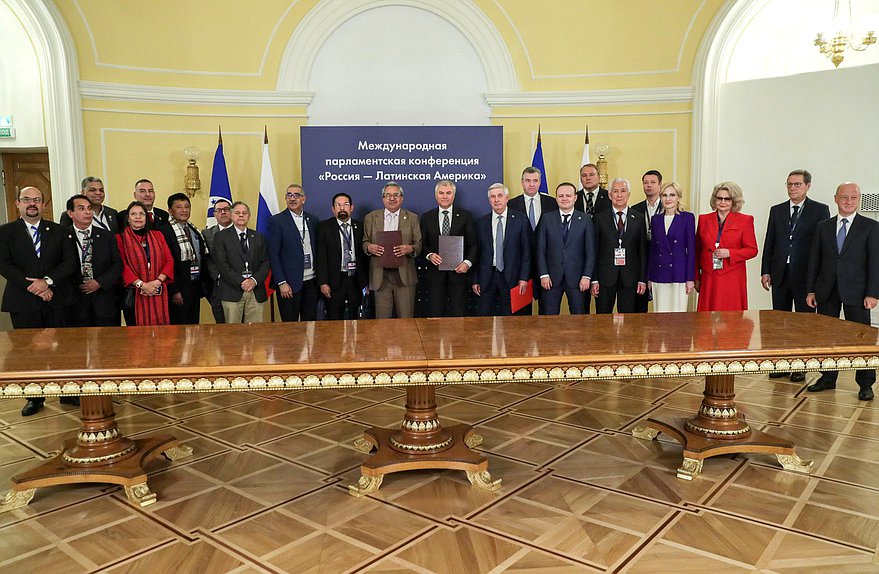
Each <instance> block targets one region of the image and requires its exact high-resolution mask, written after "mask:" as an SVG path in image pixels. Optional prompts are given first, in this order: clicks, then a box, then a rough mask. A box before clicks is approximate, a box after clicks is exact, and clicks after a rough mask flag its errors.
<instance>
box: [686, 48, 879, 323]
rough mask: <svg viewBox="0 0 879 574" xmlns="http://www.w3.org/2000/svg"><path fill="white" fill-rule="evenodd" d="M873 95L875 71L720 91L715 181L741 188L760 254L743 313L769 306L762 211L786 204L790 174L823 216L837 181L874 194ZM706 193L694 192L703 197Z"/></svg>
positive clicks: (877, 187)
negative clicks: (796, 172) (806, 178)
mask: <svg viewBox="0 0 879 574" xmlns="http://www.w3.org/2000/svg"><path fill="white" fill-rule="evenodd" d="M877 94H879V65H871V66H862V67H855V68H840V69H837V70H830V71H826V72H813V73H809V74H801V75H797V76H789V77H785V78H772V79H763V80H752V81H746V82H734V83H728V84H724V85H723V86H721V88H720V105H719V109H718V116H717V117H718V120H717V121H718V125H717V128H718V134H719V138H718V140H719V141H718V166H717V174H718V182H719V181H723V180H733V181H735V182H736V183H738V184H739V185H741V186H742V189H743V190H744V193H745V208H744V210H743V211H744V212H746V213H750V214H752V215H754V217H755V223H756V228H757V242H758V244H759V245H760V248H761V252H760V254H758V256H757V258H756V259H755V260H753V261H751V262H750V265H749V267H748V296H749V306H750V308H752V309H769V308H771V306H772V305H771V301H770V298H769V295H768V293H766V292H765V291H764V290H763V288H762V287H761V286H760V263H759V260H760V257H761V256H762V247H763V238H764V236H765V233H766V223H767V219H768V217H769V208H770V207H771V206H772V205H774V204H776V203H779V202H781V201H784V200H786V199H787V192H786V190H785V186H784V182H785V178H786V177H787V174H788V173H789V172H790V171H791V170H793V169H799V168H803V169H808V170H809V171H810V172H811V173H812V178H813V179H812V190H811V192H810V194H809V196H810V197H812V198H813V199H818V200H820V201H823V202H825V203H827V204H828V205H830V207H831V214H835V213H836V210H835V205H834V204H833V193H834V191H835V189H836V186H837V185H838V184H839V183H841V182H843V181H854V182H857V183H858V184H860V186H861V190H862V191H863V192H874V193H875V192H879V170H877V168H876V166H877V158H879V134H877V126H879V106H877V105H876V98H877ZM710 192H711V190H710V189H705V190H700V194H701V195H702V196H703V197H707V194H710ZM704 203H705V205H707V200H706V201H705V202H704ZM867 215H871V216H872V214H867ZM876 264H877V265H879V261H877V262H876Z"/></svg>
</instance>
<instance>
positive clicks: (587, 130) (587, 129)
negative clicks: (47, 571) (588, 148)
mask: <svg viewBox="0 0 879 574" xmlns="http://www.w3.org/2000/svg"><path fill="white" fill-rule="evenodd" d="M586 145H589V124H586Z"/></svg>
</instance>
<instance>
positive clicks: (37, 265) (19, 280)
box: [0, 187, 78, 417]
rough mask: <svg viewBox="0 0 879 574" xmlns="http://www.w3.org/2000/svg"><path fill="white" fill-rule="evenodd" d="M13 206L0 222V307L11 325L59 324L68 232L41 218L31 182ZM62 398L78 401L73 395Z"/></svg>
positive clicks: (36, 405) (38, 404) (64, 306)
mask: <svg viewBox="0 0 879 574" xmlns="http://www.w3.org/2000/svg"><path fill="white" fill-rule="evenodd" d="M15 206H16V207H17V208H18V213H19V215H20V218H19V219H17V220H15V221H12V222H10V223H7V224H5V225H2V226H0V275H3V277H5V278H6V290H5V291H4V292H3V303H2V307H0V310H2V311H6V312H7V313H9V315H10V317H11V318H12V328H13V329H43V328H47V327H64V326H66V325H67V312H68V308H69V306H70V303H71V301H72V288H71V285H70V280H71V277H72V276H73V274H74V273H75V271H76V259H77V255H76V251H75V250H74V248H73V236H72V233H71V232H70V230H69V229H67V228H65V227H62V226H61V225H59V224H57V223H54V222H52V221H48V220H46V219H42V210H43V193H42V192H41V191H40V190H39V189H37V188H36V187H24V188H22V189H20V190H18V196H17V197H16V199H15ZM20 352H28V350H27V349H21V350H20ZM44 401H45V399H43V398H34V399H30V400H28V401H27V404H25V406H24V408H23V409H22V410H21V415H22V416H25V417H26V416H30V415H33V414H36V412H37V411H38V410H40V409H41V408H43V402H44ZM61 401H62V402H66V403H72V404H78V399H76V398H67V397H63V398H62V399H61Z"/></svg>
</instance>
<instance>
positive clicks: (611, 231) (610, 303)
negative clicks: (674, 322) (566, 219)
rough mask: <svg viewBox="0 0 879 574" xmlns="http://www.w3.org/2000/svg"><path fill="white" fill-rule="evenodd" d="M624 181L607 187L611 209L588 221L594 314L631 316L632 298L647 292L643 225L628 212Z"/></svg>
mask: <svg viewBox="0 0 879 574" xmlns="http://www.w3.org/2000/svg"><path fill="white" fill-rule="evenodd" d="M630 195H631V191H630V187H629V182H628V180H625V179H621V178H617V179H615V180H613V181H612V182H611V185H610V201H611V209H610V210H605V211H601V212H599V213H596V214H595V215H594V216H593V217H592V223H593V224H594V225H595V238H596V250H597V260H596V261H597V262H596V265H595V277H594V278H593V280H592V296H593V297H595V312H596V313H611V312H613V307H614V303H616V307H617V312H618V313H634V312H635V296H636V295H643V294H644V293H646V292H647V224H646V223H645V222H644V216H643V215H642V214H641V213H638V212H635V211H633V210H631V209H629V207H628V204H629V196H630Z"/></svg>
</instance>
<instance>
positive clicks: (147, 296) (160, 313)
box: [116, 201, 174, 325]
mask: <svg viewBox="0 0 879 574" xmlns="http://www.w3.org/2000/svg"><path fill="white" fill-rule="evenodd" d="M127 216H128V225H127V226H126V227H125V229H124V230H123V231H122V232H121V233H120V234H119V235H117V236H116V241H117V242H118V243H119V252H120V254H121V255H122V282H123V285H124V287H125V288H126V294H125V299H126V304H125V307H126V308H125V323H126V325H132V324H136V325H168V324H169V323H170V319H169V316H168V291H167V290H166V289H165V288H164V284H165V282H167V281H173V279H174V260H173V259H172V258H171V251H170V250H169V249H168V244H167V243H165V238H164V237H163V236H162V233H161V232H159V231H154V230H148V229H147V228H146V222H147V216H146V207H145V206H144V204H143V203H141V202H139V201H132V202H131V204H130V205H129V206H128V210H127ZM132 299H133V301H132ZM132 304H133V308H132V307H130V306H129V305H132ZM131 319H133V322H132V321H131Z"/></svg>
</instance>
